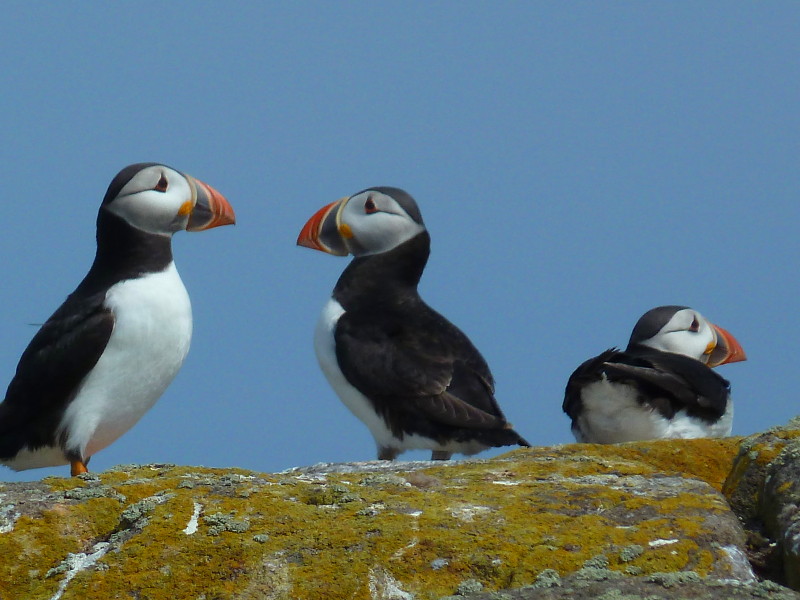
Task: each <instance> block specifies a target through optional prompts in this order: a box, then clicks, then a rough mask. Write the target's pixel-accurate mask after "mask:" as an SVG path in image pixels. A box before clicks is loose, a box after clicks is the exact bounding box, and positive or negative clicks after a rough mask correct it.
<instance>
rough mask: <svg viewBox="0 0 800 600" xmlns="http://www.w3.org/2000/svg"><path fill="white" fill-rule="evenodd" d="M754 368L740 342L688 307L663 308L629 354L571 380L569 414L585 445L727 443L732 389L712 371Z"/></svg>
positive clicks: (589, 366) (640, 329) (592, 365)
mask: <svg viewBox="0 0 800 600" xmlns="http://www.w3.org/2000/svg"><path fill="white" fill-rule="evenodd" d="M740 360H746V356H745V354H744V350H742V347H741V346H740V345H739V342H737V341H736V339H735V338H734V337H733V336H732V335H731V334H730V333H728V332H727V331H725V330H724V329H722V327H718V326H717V325H714V324H712V323H710V322H708V321H707V320H706V319H704V318H703V316H702V315H701V314H700V313H698V312H697V311H696V310H692V309H691V308H688V307H686V306H659V307H657V308H654V309H652V310H649V311H647V312H646V313H645V314H644V315H643V316H642V317H641V318H640V319H639V321H638V323H636V326H635V327H634V328H633V332H632V333H631V338H630V341H629V342H628V347H627V348H626V349H625V351H624V352H621V351H619V350H617V349H616V348H611V349H610V350H606V351H605V352H603V353H602V354H600V355H599V356H595V357H594V358H591V359H589V360H587V361H586V362H584V363H583V364H582V365H581V366H580V367H578V368H577V369H576V370H575V372H574V373H573V374H572V375H571V376H570V378H569V381H568V382H567V388H566V391H565V394H564V404H563V409H564V412H565V413H567V414H568V415H569V416H570V418H571V419H572V433H573V434H574V435H575V439H576V440H578V441H579V442H587V443H594V444H615V443H617V442H631V441H636V440H654V439H668V438H701V437H724V436H727V435H730V432H731V426H732V424H733V402H732V401H731V397H730V384H729V383H728V381H727V380H726V379H723V378H722V377H721V376H719V375H717V374H716V373H715V372H714V371H713V370H712V369H711V367H716V366H718V365H722V364H725V363H731V362H737V361H740Z"/></svg>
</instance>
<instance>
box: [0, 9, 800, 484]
mask: <svg viewBox="0 0 800 600" xmlns="http://www.w3.org/2000/svg"><path fill="white" fill-rule="evenodd" d="M0 27H1V28H2V35H0V57H1V58H0V61H1V62H2V68H0V89H2V90H3V93H2V94H1V95H0V108H2V112H1V113H0V120H1V121H0V122H2V131H3V136H2V137H3V144H2V150H0V152H2V160H0V181H1V182H2V191H3V196H4V200H3V207H4V208H3V213H4V217H3V219H2V221H3V224H2V235H0V256H2V257H3V263H2V278H3V282H4V285H3V286H2V291H0V301H2V304H3V311H2V314H1V315H0V339H2V340H3V343H2V344H0V385H1V386H5V385H7V382H8V381H9V380H10V379H11V377H12V375H13V372H14V369H15V367H16V363H17V360H18V358H19V356H20V354H21V353H22V351H23V349H24V348H25V346H26V345H27V343H28V341H29V340H30V338H31V337H32V336H33V334H34V333H35V331H36V328H35V326H32V325H31V324H33V323H42V322H43V321H44V320H45V319H46V318H47V317H48V316H49V315H50V314H51V313H52V311H53V310H55V308H56V307H57V306H58V305H59V304H60V303H61V302H62V301H63V299H64V298H65V297H66V295H67V294H68V293H69V292H71V291H72V290H73V288H74V287H75V285H77V283H78V282H79V281H80V279H81V278H82V277H83V275H84V274H85V272H86V271H87V270H88V268H89V265H90V263H91V261H92V259H93V257H94V223H95V217H96V213H97V209H98V207H99V204H100V201H101V199H102V197H103V194H104V192H105V189H106V187H107V185H108V183H109V181H110V180H111V178H112V177H113V176H114V175H115V174H116V172H117V171H118V170H119V169H121V168H122V167H123V166H125V165H127V164H130V163H134V162H139V161H159V162H164V163H166V164H169V165H171V166H173V167H175V168H177V169H180V170H183V171H185V172H187V173H190V174H192V175H194V176H196V177H198V178H200V179H202V180H203V181H206V182H207V183H209V184H211V185H212V186H214V187H216V188H217V189H219V190H220V191H221V192H222V193H224V194H225V195H226V196H227V198H228V199H229V200H230V202H231V203H232V205H233V206H234V207H235V209H236V213H237V217H238V224H237V225H236V227H226V228H221V229H215V230H211V231H208V232H203V233H199V234H187V233H179V234H178V235H176V236H175V238H174V242H173V246H174V252H175V258H176V263H177V265H178V269H179V271H180V272H181V275H182V277H183V280H184V283H185V284H186V287H187V288H188V290H189V293H190V295H191V298H192V302H193V307H194V317H195V333H194V339H193V343H192V349H191V352H190V354H189V357H188V359H187V362H186V363H185V365H184V368H183V370H182V371H181V373H180V374H179V375H178V377H177V378H176V380H175V382H174V383H173V384H172V386H171V387H170V388H169V389H168V390H167V392H166V393H165V395H164V396H163V397H162V398H161V400H160V401H159V403H158V404H157V405H156V407H155V408H154V409H153V410H152V411H150V412H149V413H148V414H147V415H146V416H145V417H144V418H143V419H142V421H141V422H140V423H139V424H138V425H137V426H136V427H134V428H133V429H132V430H131V431H130V432H128V433H127V434H126V435H125V436H123V437H122V438H121V439H120V440H118V441H117V442H116V443H115V444H114V445H112V446H111V447H109V448H107V449H106V450H104V451H102V452H100V453H99V454H97V455H96V456H95V457H94V458H93V460H92V463H91V464H90V467H91V468H92V469H93V470H103V469H106V468H108V467H110V466H113V465H116V464H121V463H134V462H135V463H146V462H169V463H178V464H186V465H206V466H213V467H228V466H236V467H243V468H248V469H254V470H257V471H276V470H280V469H285V468H288V467H292V466H296V465H306V464H311V463H315V462H320V461H352V460H367V459H372V458H374V456H375V449H374V446H373V442H372V439H371V436H370V435H369V433H368V431H367V430H366V428H365V427H364V426H362V425H361V424H360V423H359V422H358V421H357V420H356V419H355V418H354V417H352V416H351V415H350V414H349V413H348V412H347V410H346V409H345V408H344V406H343V405H342V404H340V402H339V400H338V399H337V398H336V397H335V395H334V393H333V392H332V391H331V389H330V388H329V387H328V385H327V383H326V381H325V380H324V378H323V376H322V374H321V373H320V371H319V369H318V367H317V364H316V360H315V358H314V354H313V349H312V333H313V328H314V324H315V322H316V319H317V316H318V314H319V311H320V309H321V308H322V306H323V305H324V303H325V301H326V300H327V298H328V297H329V295H330V291H331V289H332V287H333V285H334V283H335V282H336V279H337V278H338V276H339V274H340V273H341V271H342V269H343V268H344V267H345V265H346V264H347V259H343V258H336V257H332V256H328V255H325V254H322V253H319V252H312V251H310V250H307V249H304V248H298V247H296V246H295V240H296V237H297V234H298V232H299V230H300V228H301V227H302V225H303V224H304V223H305V221H306V219H307V218H308V217H309V216H311V214H313V213H314V211H316V210H317V209H318V208H319V207H321V206H322V205H323V204H326V203H328V202H331V201H333V200H336V199H337V198H340V197H342V196H345V195H349V194H351V193H354V192H356V191H358V190H361V189H363V188H365V187H368V186H374V185H393V186H398V187H402V188H404V189H406V190H407V191H409V192H410V193H411V194H412V195H413V196H414V197H415V198H416V199H417V201H418V203H419V205H420V207H421V210H422V213H423V216H424V218H425V221H426V224H427V226H428V229H429V231H430V233H431V236H432V239H433V242H432V255H431V260H430V262H429V265H428V268H427V270H426V272H425V275H424V277H423V280H422V284H421V286H420V290H421V293H422V295H423V297H424V298H425V299H426V300H427V301H428V303H429V304H431V305H432V306H433V307H434V308H436V309H437V310H439V311H440V312H442V313H443V314H444V315H445V316H447V317H448V318H449V319H450V320H451V321H453V322H454V323H455V324H457V325H458V326H459V327H461V328H462V329H463V330H464V331H465V332H466V333H467V334H468V335H469V336H470V337H471V339H472V340H473V342H474V343H475V344H476V346H477V347H478V348H479V349H480V350H481V352H482V353H483V354H484V356H485V357H486V359H487V361H488V362H489V364H490V366H491V367H492V370H493V372H494V375H495V378H496V380H497V395H498V398H499V400H500V403H501V406H502V407H503V408H504V410H505V412H506V415H507V416H508V418H509V420H511V421H512V422H513V423H514V425H515V427H516V428H517V430H518V431H519V432H520V433H521V434H522V435H524V436H525V437H526V438H527V439H528V440H530V441H531V442H532V443H534V444H537V445H551V444H560V443H567V442H571V441H572V436H571V434H570V432H569V421H568V419H567V417H566V416H565V415H563V413H562V412H561V401H562V397H563V389H564V384H565V383H566V380H567V378H568V376H569V374H570V373H571V372H572V370H573V369H574V368H575V367H576V366H577V365H578V364H579V363H580V362H582V361H583V360H584V359H586V358H589V357H590V356H593V355H595V354H598V353H599V352H600V351H602V350H604V349H606V348H607V347H610V346H613V345H623V346H624V345H625V343H626V342H627V339H628V336H629V334H630V330H631V328H632V327H633V325H634V323H635V322H636V320H637V319H638V317H639V316H640V315H641V314H642V313H643V312H645V311H646V310H647V309H649V308H651V307H654V306H657V305H661V304H686V305H690V306H692V307H694V308H696V309H698V310H700V311H701V312H702V313H703V314H704V315H705V316H707V317H708V318H709V319H710V320H712V321H714V322H715V323H718V324H719V325H721V326H723V327H725V328H726V329H728V330H729V331H730V332H731V333H733V334H734V335H735V336H736V337H737V338H738V339H739V341H740V342H741V343H742V345H743V346H744V348H745V350H746V352H747V354H748V356H749V360H748V362H745V363H736V364H733V365H726V366H723V367H721V369H720V372H721V373H722V374H723V375H724V376H725V377H727V378H729V379H730V380H731V382H732V386H733V394H734V399H735V406H736V416H735V420H734V433H735V434H739V435H744V434H749V433H752V432H755V431H758V430H762V429H765V428H767V427H769V426H772V425H776V424H780V423H783V422H785V421H786V420H787V419H789V418H790V417H792V416H794V415H796V414H798V413H800V410H798V398H797V383H796V381H797V372H798V369H797V352H798V338H799V337H800V322H799V321H798V317H797V314H798V313H797V310H798V292H799V291H800V290H799V289H798V287H799V284H798V274H797V262H798V257H799V256H800V241H799V236H798V231H797V228H798V223H799V222H800V218H798V217H800V208H798V200H799V199H800V195H799V192H800V168H798V166H799V163H798V157H800V111H798V106H800V36H798V34H797V32H798V31H799V30H800V4H797V3H794V2H771V3H768V4H763V3H752V2H704V3H699V4H698V3H694V2H670V3H659V2H609V3H601V2H571V3H554V2H553V3H544V2H541V3H534V2H530V3H521V2H518V3H511V2H509V3H490V2H472V1H459V2H454V1H453V2H436V3H429V2H404V3H400V2H384V3H375V2H346V3H327V2H296V3H277V2H263V3H233V4H231V3H223V2H195V3H178V2H174V3H163V2H137V3H113V4H110V5H96V4H92V5H89V4H58V3H47V4H39V5H33V4H31V3H14V4H10V5H8V6H6V7H5V8H4V19H3V24H2V25H0ZM492 454H493V453H492V452H487V453H485V454H484V455H483V456H491V455H492ZM495 454H496V452H495ZM426 456H427V453H422V452H419V453H407V454H405V455H403V458H406V459H415V458H416V459H418V458H425V457H426ZM50 474H59V475H65V474H66V468H59V469H41V470H34V471H27V472H24V473H21V474H15V473H13V472H12V471H10V470H7V469H2V470H0V479H2V480H7V481H15V480H22V479H38V478H40V477H42V476H44V475H50Z"/></svg>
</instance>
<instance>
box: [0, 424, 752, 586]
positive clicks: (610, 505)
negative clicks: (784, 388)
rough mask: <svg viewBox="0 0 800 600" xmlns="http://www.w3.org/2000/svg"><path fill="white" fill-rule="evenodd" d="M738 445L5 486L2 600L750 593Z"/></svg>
mask: <svg viewBox="0 0 800 600" xmlns="http://www.w3.org/2000/svg"><path fill="white" fill-rule="evenodd" d="M737 444H738V442H737V441H736V440H686V441H681V442H653V443H647V444H625V445H620V446H593V445H571V446H560V447H555V448H534V449H529V450H519V451H516V452H513V453H510V454H508V455H505V456H504V457H500V458H497V459H493V460H486V461H480V460H476V461H464V462H453V463H449V464H448V463H445V464H442V463H430V462H422V463H404V462H396V463H378V462H371V463H358V464H350V465H320V466H315V467H311V468H306V469H293V470H291V471H287V472H284V473H278V474H271V475H270V474H260V473H252V472H247V471H241V470H220V469H204V468H189V467H175V466H172V465H149V466H127V467H118V468H116V469H112V470H109V471H107V472H105V473H101V474H99V475H98V474H86V475H83V476H80V477H78V478H70V479H67V478H65V479H59V478H51V479H47V480H45V481H44V482H41V483H36V484H7V485H0V501H1V502H2V504H0V506H1V507H2V508H0V527H2V533H0V557H2V558H0V599H2V600H8V599H17V598H25V599H40V598H42V599H51V598H52V599H59V598H63V599H64V600H69V599H81V600H88V599H94V598H97V599H103V600H108V599H113V598H124V599H126V600H127V599H129V598H143V599H144V598H147V599H153V600H155V599H160V598H164V599H171V600H172V599H182V598H191V599H193V600H194V599H196V598H207V599H210V598H218V599H224V598H259V599H260V598H275V599H283V598H285V599H289V598H291V599H293V600H294V599H297V600H300V599H314V600H316V599H319V598H326V599H336V598H355V599H368V598H369V599H375V600H377V599H381V600H389V599H411V598H414V599H420V600H421V599H437V598H440V597H444V596H448V595H453V594H457V593H460V594H462V595H463V594H467V593H470V592H472V591H474V590H477V589H483V590H484V591H487V592H491V591H497V590H502V589H506V588H513V587H521V586H525V585H534V584H536V583H537V582H539V584H541V583H542V582H543V581H557V580H558V579H559V578H564V577H569V576H571V575H572V576H575V577H584V578H589V580H591V578H592V577H595V576H598V574H610V575H608V577H613V578H620V581H627V580H628V579H630V578H631V577H633V578H635V579H638V578H637V577H636V576H648V575H654V574H656V573H662V572H672V573H675V572H683V571H692V572H695V573H697V576H698V577H711V578H717V579H720V578H722V579H730V580H736V581H740V582H747V581H752V580H753V575H752V572H751V570H750V567H749V565H748V563H747V561H746V560H745V559H744V537H743V532H742V530H741V528H740V526H739V523H738V520H737V519H736V517H735V516H734V515H733V513H731V511H730V510H729V508H728V504H727V503H726V501H725V499H724V497H723V496H722V495H721V494H720V493H719V492H718V491H717V489H718V488H719V487H720V486H721V484H722V481H723V480H724V472H725V465H730V464H731V462H732V460H733V457H734V455H735V452H736V449H737ZM543 573H548V574H549V577H550V579H548V578H547V577H545V576H543ZM543 577H544V578H543Z"/></svg>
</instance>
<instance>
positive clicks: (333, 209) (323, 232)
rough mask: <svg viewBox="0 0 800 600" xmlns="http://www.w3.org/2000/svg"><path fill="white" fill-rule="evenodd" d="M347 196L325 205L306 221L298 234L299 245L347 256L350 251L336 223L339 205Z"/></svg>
mask: <svg viewBox="0 0 800 600" xmlns="http://www.w3.org/2000/svg"><path fill="white" fill-rule="evenodd" d="M346 200H347V198H342V199H341V200H337V201H336V202H331V203H330V204H328V205H326V206H323V207H322V208H320V209H319V210H318V211H317V212H315V213H314V215H313V216H312V217H311V218H310V219H309V220H308V221H306V224H305V225H303V229H302V230H301V231H300V235H299V236H297V245H298V246H305V247H306V248H311V249H312V250H320V251H321V252H327V253H328V254H334V255H336V256H347V255H348V254H350V251H349V250H348V248H347V245H346V244H345V241H344V239H343V238H342V236H341V234H340V233H339V229H338V227H337V225H336V214H337V212H338V210H339V207H340V206H341V205H342V203H343V202H344V201H346Z"/></svg>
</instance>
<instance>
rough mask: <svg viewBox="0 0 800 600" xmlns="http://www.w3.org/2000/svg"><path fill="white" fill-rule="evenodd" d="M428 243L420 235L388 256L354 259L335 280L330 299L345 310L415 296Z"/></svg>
mask: <svg viewBox="0 0 800 600" xmlns="http://www.w3.org/2000/svg"><path fill="white" fill-rule="evenodd" d="M430 242H431V238H430V236H429V235H428V232H427V231H423V232H421V233H419V234H417V235H416V236H414V237H413V238H411V239H410V240H408V241H406V242H403V243H402V244H400V245H399V246H397V247H396V248H393V249H392V250H389V251H388V252H382V253H381V254H371V255H369V256H361V257H357V258H354V259H353V260H352V262H351V263H350V264H349V265H347V268H346V269H345V270H344V273H342V276H341V277H339V281H338V282H337V283H336V287H335V288H334V290H333V296H334V298H336V299H337V300H338V301H339V303H340V304H341V305H342V306H343V307H344V308H345V310H348V309H351V308H352V307H353V306H354V305H355V304H358V303H360V302H367V303H369V302H381V303H383V302H402V301H403V299H404V298H407V297H408V295H409V294H412V295H416V293H417V285H418V284H419V280H420V278H421V277H422V272H423V271H424V270H425V265H426V264H427V262H428V255H429V254H430Z"/></svg>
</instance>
